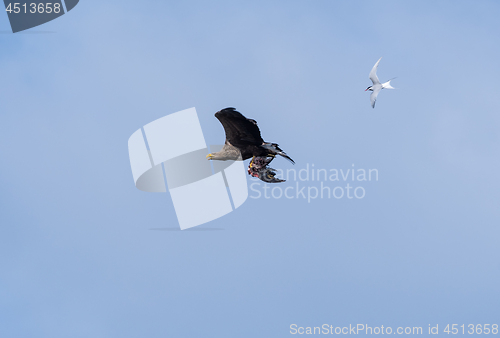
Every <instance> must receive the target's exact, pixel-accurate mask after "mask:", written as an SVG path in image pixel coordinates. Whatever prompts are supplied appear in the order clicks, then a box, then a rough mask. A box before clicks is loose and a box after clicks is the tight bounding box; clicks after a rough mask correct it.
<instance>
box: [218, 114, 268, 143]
mask: <svg viewBox="0 0 500 338" xmlns="http://www.w3.org/2000/svg"><path fill="white" fill-rule="evenodd" d="M215 117H216V118H217V119H218V120H219V121H220V123H221V124H222V126H223V127H224V131H225V133H226V141H227V142H229V143H230V144H232V145H233V146H235V147H237V148H243V147H245V146H248V145H256V146H260V145H261V144H262V143H264V140H263V139H262V137H261V136H260V130H259V127H258V126H257V122H256V121H255V120H251V119H247V118H246V117H245V116H243V115H242V114H241V113H240V112H238V111H236V109H234V108H224V109H222V110H221V111H218V112H217V113H215Z"/></svg>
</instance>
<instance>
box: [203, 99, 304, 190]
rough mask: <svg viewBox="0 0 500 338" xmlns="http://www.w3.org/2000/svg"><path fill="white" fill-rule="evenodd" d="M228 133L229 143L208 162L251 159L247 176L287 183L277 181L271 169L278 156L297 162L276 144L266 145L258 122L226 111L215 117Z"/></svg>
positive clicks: (223, 110)
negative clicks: (270, 165)
mask: <svg viewBox="0 0 500 338" xmlns="http://www.w3.org/2000/svg"><path fill="white" fill-rule="evenodd" d="M215 117H216V118H217V119H218V120H219V121H220V123H221V124H222V126H223V127H224V132H225V133H226V142H225V144H224V147H222V149H221V151H219V152H217V153H213V154H208V155H207V158H208V159H209V160H220V161H227V160H233V161H236V160H240V161H241V160H246V159H249V158H252V160H251V161H250V164H249V166H248V174H249V175H251V176H253V177H258V178H259V179H261V180H262V181H264V182H269V183H277V182H284V180H280V179H278V178H276V177H274V176H275V175H276V172H274V170H275V169H272V168H269V167H268V165H269V163H271V161H272V160H273V159H274V157H275V156H276V155H280V156H283V157H284V158H286V159H287V160H289V161H290V162H292V163H293V164H295V162H294V161H293V160H292V159H291V158H290V157H289V156H288V155H287V154H286V153H285V152H284V151H283V150H282V149H280V147H279V146H278V145H277V144H276V143H270V142H264V140H263V139H262V137H261V135H260V130H259V127H258V126H257V121H255V120H252V119H247V118H246V117H245V116H243V115H242V114H241V113H240V112H238V111H236V109H234V108H225V109H222V110H221V111H218V112H217V113H215Z"/></svg>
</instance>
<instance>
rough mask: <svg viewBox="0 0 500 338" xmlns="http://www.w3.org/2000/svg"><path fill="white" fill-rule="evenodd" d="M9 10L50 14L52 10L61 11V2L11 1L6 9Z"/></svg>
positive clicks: (10, 11)
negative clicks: (29, 2)
mask: <svg viewBox="0 0 500 338" xmlns="http://www.w3.org/2000/svg"><path fill="white" fill-rule="evenodd" d="M5 10H6V11H7V12H9V14H10V13H15V14H17V13H31V14H35V13H40V14H41V13H47V14H50V13H52V12H54V13H59V12H61V4H60V3H54V4H53V3H51V2H47V3H39V4H35V3H31V4H26V3H24V4H20V3H18V2H16V3H14V4H12V3H9V5H8V6H7V8H6V9H5Z"/></svg>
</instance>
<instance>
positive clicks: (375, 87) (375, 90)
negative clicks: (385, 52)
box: [365, 58, 394, 108]
mask: <svg viewBox="0 0 500 338" xmlns="http://www.w3.org/2000/svg"><path fill="white" fill-rule="evenodd" d="M380 60H382V58H380V59H378V61H377V63H376V64H375V66H373V68H372V71H371V72H370V76H369V77H370V80H372V82H373V85H372V86H370V87H368V88H366V89H365V92H366V91H367V90H371V91H372V94H371V95H370V101H371V103H372V108H375V102H376V101H377V96H378V93H380V91H381V90H382V89H384V88H388V89H394V87H392V86H391V80H393V79H391V80H389V81H387V82H384V83H380V81H379V79H378V77H377V67H378V64H379V63H380Z"/></svg>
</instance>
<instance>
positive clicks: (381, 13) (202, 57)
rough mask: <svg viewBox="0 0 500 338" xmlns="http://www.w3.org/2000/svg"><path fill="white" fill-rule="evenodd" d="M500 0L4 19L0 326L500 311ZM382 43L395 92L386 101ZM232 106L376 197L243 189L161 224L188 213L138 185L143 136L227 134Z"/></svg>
mask: <svg viewBox="0 0 500 338" xmlns="http://www.w3.org/2000/svg"><path fill="white" fill-rule="evenodd" d="M499 14H500V4H499V3H498V2H496V1H481V2H472V1H440V2H439V3H436V2H434V1H419V2H409V1H408V2H402V1H378V2H373V1H357V2H355V3H354V2H343V3H340V2H334V1H274V2H269V1H252V2H243V1H217V3H215V4H214V3H207V2H206V1H183V2H178V3H175V4H172V3H171V2H162V1H147V0H144V1H142V2H141V3H140V4H137V2H133V1H128V0H122V1H113V0H112V1H107V2H106V3H103V2H102V1H101V2H99V1H92V0H86V1H83V0H82V1H81V2H80V3H79V4H78V6H77V7H75V9H74V10H72V11H71V12H70V13H68V14H67V15H64V16H62V17H60V18H59V19H57V20H54V21H53V22H49V23H47V24H45V25H43V26H39V27H36V28H34V29H32V30H30V31H26V32H24V33H17V34H12V33H9V30H10V27H9V24H8V20H7V15H6V14H5V15H3V18H2V16H1V15H0V44H1V47H0V107H1V112H0V159H1V160H0V161H1V162H0V163H1V165H0V183H1V186H2V188H1V190H0V267H1V269H0V336H1V337H50V338H57V337H282V336H290V329H289V327H290V325H291V324H297V325H298V326H303V327H306V326H321V325H322V324H325V323H327V324H331V325H334V326H341V327H342V326H349V324H352V325H355V324H358V323H363V324H368V325H371V326H380V325H384V326H392V327H393V328H396V327H398V326H402V327H405V326H412V327H413V326H422V327H423V328H424V332H426V328H427V327H428V325H429V324H431V325H433V326H435V325H436V324H439V327H440V331H441V330H442V329H443V328H444V326H446V324H448V323H449V324H453V323H455V324H459V325H461V324H466V325H467V324H487V323H489V324H493V323H497V324H500V323H498V318H499V317H498V315H499V307H498V303H499V300H500V299H499V298H500V297H499V296H500V295H499V287H498V285H500V283H499V282H500V260H499V249H498V239H499V235H500V230H499V226H498V224H499V220H500V211H499V208H498V203H499V201H500V189H499V188H500V179H499V177H498V175H497V174H496V173H497V172H498V170H499V169H500V160H499V159H498V158H499V157H498V153H499V151H500V139H499V136H498V135H499V133H498V129H499V128H500V117H499V114H498V95H497V90H498V88H497V87H498V75H499V72H500V65H499V62H498V60H499V59H500V44H499V43H498V36H500V28H499V25H498V17H499ZM381 56H382V57H383V59H382V61H381V63H380V66H379V71H378V75H379V77H380V79H381V80H388V79H390V78H393V77H397V78H396V79H395V80H394V81H393V82H392V84H393V86H394V87H396V88H397V89H396V90H391V91H389V90H384V91H383V92H382V93H381V94H380V95H379V99H378V101H377V106H376V108H375V109H372V108H371V107H370V101H369V94H368V93H366V92H364V89H365V88H366V87H367V86H368V85H370V81H369V79H368V73H369V71H370V69H371V67H372V66H373V64H374V63H375V62H376V61H377V59H378V58H379V57H381ZM228 106H233V107H236V108H237V109H238V110H239V111H241V112H242V113H243V114H244V115H246V116H247V117H250V118H253V119H255V120H257V121H258V122H259V126H260V128H261V131H262V134H263V136H264V138H265V139H266V140H268V141H274V142H278V143H279V144H280V146H282V148H283V149H285V150H286V151H287V153H288V154H290V156H291V157H292V158H293V159H294V160H295V161H296V163H297V164H296V166H295V168H296V169H301V168H304V167H305V166H306V165H307V164H310V165H311V164H315V167H316V168H327V169H330V168H337V169H349V168H352V165H353V164H354V165H355V167H356V168H376V169H377V170H378V172H379V180H378V181H377V182H369V183H367V184H366V185H364V187H365V189H366V196H365V198H363V199H361V200H348V199H339V200H333V199H317V200H314V201H311V203H307V201H304V200H300V199H292V200H287V199H264V198H261V199H250V198H249V199H248V200H247V202H246V203H245V204H244V205H243V206H241V207H240V208H239V209H238V210H236V211H235V212H232V213H231V214H229V215H227V216H225V217H223V218H220V219H218V220H216V221H213V222H210V223H208V224H206V225H203V226H201V227H200V229H215V230H211V231H183V232H181V231H161V230H151V229H152V228H174V227H177V226H178V224H177V220H176V217H175V212H174V209H173V206H172V203H171V200H170V197H169V196H168V194H152V193H144V192H141V191H139V190H137V189H136V188H135V186H134V184H133V180H132V174H131V171H130V164H129V159H128V153H127V140H128V137H129V136H130V135H131V134H132V133H133V132H134V131H135V130H137V129H138V128H140V127H141V126H143V125H145V124H147V123H149V122H151V121H153V120H155V119H157V118H160V117H162V116H165V115H167V114H170V113H173V112H176V111H179V110H183V109H186V108H190V107H196V109H197V111H198V115H199V118H200V122H201V125H202V127H203V130H204V134H205V138H206V141H207V143H209V144H217V143H220V142H222V141H223V137H224V136H223V130H222V127H221V126H220V124H219V122H218V121H217V120H216V119H215V118H214V116H213V114H214V113H215V112H216V111H217V110H220V109H221V108H224V107H228ZM273 167H275V168H282V169H289V168H292V167H291V165H290V164H289V163H288V162H286V161H285V160H280V159H278V160H276V161H275V162H273ZM251 182H252V181H250V180H249V183H251ZM293 183H294V182H286V183H282V186H283V187H285V185H287V184H289V185H293ZM217 229H219V230H217ZM220 229H222V230H220ZM495 321H496V322H495ZM440 334H443V333H442V332H441V333H440Z"/></svg>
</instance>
